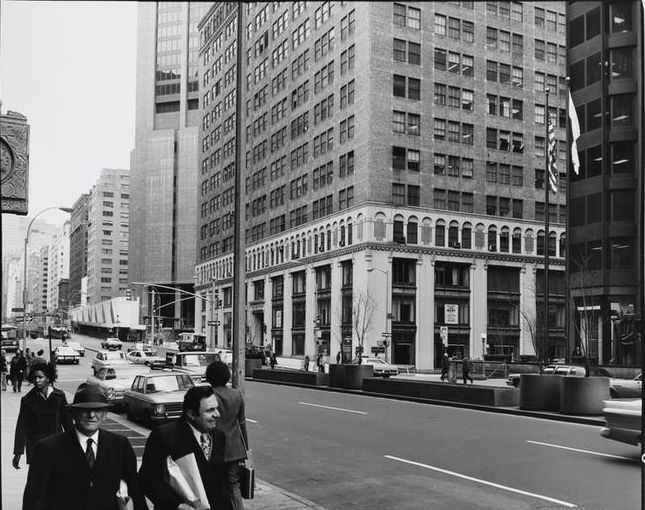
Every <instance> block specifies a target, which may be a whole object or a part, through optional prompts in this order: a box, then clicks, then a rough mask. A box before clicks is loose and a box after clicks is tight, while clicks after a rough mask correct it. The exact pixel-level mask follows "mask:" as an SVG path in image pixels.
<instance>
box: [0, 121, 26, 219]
mask: <svg viewBox="0 0 645 510" xmlns="http://www.w3.org/2000/svg"><path fill="white" fill-rule="evenodd" d="M28 184H29V124H27V117H25V116H24V115H22V114H20V113H17V112H12V111H9V112H7V113H6V114H4V115H0V189H1V191H2V196H1V199H0V209H1V212H3V213H12V214H20V215H25V214H27V213H28V212H29V207H28V202H27V198H28V193H27V192H28Z"/></svg>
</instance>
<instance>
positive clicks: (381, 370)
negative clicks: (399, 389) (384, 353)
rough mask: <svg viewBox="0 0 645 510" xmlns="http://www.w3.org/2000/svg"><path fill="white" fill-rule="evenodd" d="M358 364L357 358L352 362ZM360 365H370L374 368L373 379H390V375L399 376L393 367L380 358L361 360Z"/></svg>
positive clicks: (363, 358) (396, 369) (364, 358)
mask: <svg viewBox="0 0 645 510" xmlns="http://www.w3.org/2000/svg"><path fill="white" fill-rule="evenodd" d="M354 363H355V364H357V363H358V358H357V359H355V360H354ZM361 364H362V365H372V366H373V367H374V377H390V376H391V375H399V369H398V368H397V367H395V366H394V365H390V364H389V363H388V362H387V361H385V360H384V359H381V358H368V357H365V356H364V357H362V358H361Z"/></svg>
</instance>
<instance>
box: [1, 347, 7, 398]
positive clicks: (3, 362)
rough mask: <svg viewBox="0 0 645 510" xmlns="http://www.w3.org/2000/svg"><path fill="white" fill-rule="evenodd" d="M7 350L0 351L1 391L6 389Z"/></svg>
mask: <svg viewBox="0 0 645 510" xmlns="http://www.w3.org/2000/svg"><path fill="white" fill-rule="evenodd" d="M7 370H8V368H7V351H5V350H4V349H2V353H0V384H1V385H2V391H7Z"/></svg>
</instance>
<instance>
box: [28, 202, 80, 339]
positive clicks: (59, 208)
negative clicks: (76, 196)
mask: <svg viewBox="0 0 645 510" xmlns="http://www.w3.org/2000/svg"><path fill="white" fill-rule="evenodd" d="M54 209H58V210H60V211H63V212H66V213H68V214H70V213H71V212H72V211H73V210H74V209H72V208H71V207H60V206H52V207H45V208H44V209H42V210H41V211H38V213H36V215H35V216H34V217H33V218H32V219H31V221H30V222H29V225H28V226H27V233H26V234H25V263H24V265H23V278H22V350H23V351H25V350H26V349H27V258H28V256H29V255H28V253H27V248H28V246H29V234H30V233H31V226H32V225H33V224H34V221H35V220H36V218H38V216H40V215H41V214H42V213H44V212H46V211H53V210H54Z"/></svg>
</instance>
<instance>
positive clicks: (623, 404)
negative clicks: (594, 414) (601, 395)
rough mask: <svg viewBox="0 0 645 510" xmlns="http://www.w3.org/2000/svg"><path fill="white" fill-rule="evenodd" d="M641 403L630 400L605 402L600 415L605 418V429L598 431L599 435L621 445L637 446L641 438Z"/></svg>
mask: <svg viewBox="0 0 645 510" xmlns="http://www.w3.org/2000/svg"><path fill="white" fill-rule="evenodd" d="M642 408H643V401H642V400H641V399H640V398H638V399H630V398H618V399H611V400H605V407H604V409H603V410H602V414H603V415H604V416H605V421H606V422H607V423H606V427H603V428H602V429H601V430H600V435H601V436H602V437H606V438H607V439H613V440H614V441H620V442H621V443H628V444H639V443H641V442H642V436H641V409H642Z"/></svg>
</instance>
